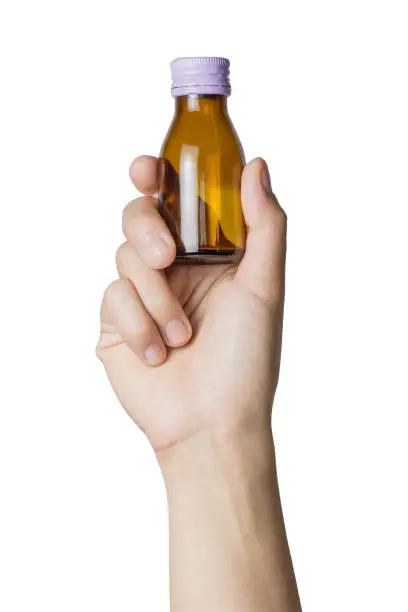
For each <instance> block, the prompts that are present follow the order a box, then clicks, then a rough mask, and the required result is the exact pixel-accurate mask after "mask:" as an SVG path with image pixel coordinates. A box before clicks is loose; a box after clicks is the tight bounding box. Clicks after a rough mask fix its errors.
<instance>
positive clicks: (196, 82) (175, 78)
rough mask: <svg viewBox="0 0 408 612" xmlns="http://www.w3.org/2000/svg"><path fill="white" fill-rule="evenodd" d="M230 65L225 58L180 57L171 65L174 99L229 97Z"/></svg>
mask: <svg viewBox="0 0 408 612" xmlns="http://www.w3.org/2000/svg"><path fill="white" fill-rule="evenodd" d="M229 67H230V63H229V60H227V59H226V58H225V57H179V58H177V59H175V60H173V61H172V62H171V64H170V68H171V76H172V86H171V93H172V95H173V96H174V97H177V96H187V95H190V94H213V95H215V94H218V95H221V96H229V95H230V93H231V85H230V80H229Z"/></svg>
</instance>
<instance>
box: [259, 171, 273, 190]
mask: <svg viewBox="0 0 408 612" xmlns="http://www.w3.org/2000/svg"><path fill="white" fill-rule="evenodd" d="M261 180H262V185H263V187H264V189H265V191H266V193H267V194H268V195H271V193H272V185H271V176H270V174H269V169H268V166H267V165H266V163H265V164H264V167H263V168H262V175H261Z"/></svg>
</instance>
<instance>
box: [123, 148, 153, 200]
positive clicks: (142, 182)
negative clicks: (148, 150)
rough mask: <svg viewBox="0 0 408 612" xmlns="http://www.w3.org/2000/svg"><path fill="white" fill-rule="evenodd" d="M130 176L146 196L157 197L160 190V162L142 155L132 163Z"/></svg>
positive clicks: (149, 156)
mask: <svg viewBox="0 0 408 612" xmlns="http://www.w3.org/2000/svg"><path fill="white" fill-rule="evenodd" d="M129 176H130V178H131V180H132V183H133V184H134V186H135V187H136V189H137V190H138V191H140V193H143V194H144V195H148V196H153V195H156V194H157V192H158V190H159V160H158V159H157V157H152V156H151V155H140V156H139V157H136V159H135V160H134V161H133V162H132V163H131V165H130V168H129Z"/></svg>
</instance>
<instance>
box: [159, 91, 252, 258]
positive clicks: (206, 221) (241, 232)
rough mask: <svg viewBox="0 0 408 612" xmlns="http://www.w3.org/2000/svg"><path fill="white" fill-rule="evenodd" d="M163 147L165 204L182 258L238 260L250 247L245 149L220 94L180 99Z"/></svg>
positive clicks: (164, 211) (161, 194)
mask: <svg viewBox="0 0 408 612" xmlns="http://www.w3.org/2000/svg"><path fill="white" fill-rule="evenodd" d="M175 103H176V112H175V116H174V119H173V122H172V124H171V126H170V129H169V132H168V134H167V137H166V139H165V141H164V144H163V147H162V149H161V153H160V157H161V180H160V192H159V199H160V206H161V214H162V215H163V217H164V219H165V220H166V222H167V224H168V226H169V228H170V230H171V232H172V234H173V236H174V238H175V241H176V245H177V255H176V262H178V263H220V262H237V261H239V260H240V259H241V258H242V256H243V253H244V248H245V237H246V230H245V223H244V219H243V214H242V207H241V174H242V170H243V167H244V164H245V158H244V153H243V150H242V147H241V144H240V142H239V139H238V136H237V134H236V132H235V130H234V127H233V125H232V123H231V120H230V118H229V116H228V111H227V99H226V97H225V96H220V95H207V94H205V95H188V96H180V97H177V98H176V100H175Z"/></svg>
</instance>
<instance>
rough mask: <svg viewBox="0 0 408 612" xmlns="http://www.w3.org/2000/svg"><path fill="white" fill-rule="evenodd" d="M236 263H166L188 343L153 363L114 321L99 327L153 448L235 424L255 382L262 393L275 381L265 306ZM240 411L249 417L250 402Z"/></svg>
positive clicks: (111, 370)
mask: <svg viewBox="0 0 408 612" xmlns="http://www.w3.org/2000/svg"><path fill="white" fill-rule="evenodd" d="M235 271H236V268H235V267H234V266H225V265H220V266H172V267H171V268H169V269H168V270H167V272H166V275H167V278H168V282H169V284H170V287H171V288H172V290H173V292H174V293H175V295H176V297H177V298H178V299H179V300H180V303H181V305H182V307H183V308H184V310H185V312H186V314H187V316H188V317H189V318H190V321H191V323H192V325H193V329H194V338H193V340H192V341H191V342H190V343H189V344H188V345H187V346H185V347H183V348H179V349H176V350H170V351H169V355H168V359H167V360H166V362H165V363H164V364H162V365H161V366H159V367H157V368H148V367H146V366H145V365H144V364H143V363H142V362H141V361H140V360H139V359H138V358H137V356H136V355H135V354H134V353H133V352H132V351H131V349H130V348H129V347H128V346H127V345H126V344H125V343H124V342H123V340H122V339H121V338H120V337H118V334H117V333H116V331H115V330H114V329H110V328H109V327H106V326H105V327H104V328H103V333H102V338H101V344H102V346H103V350H104V352H105V356H104V359H103V360H104V363H105V366H106V369H107V373H108V376H109V378H110V380H111V383H112V385H113V387H114V389H115V391H116V393H117V395H118V397H119V400H120V401H121V403H122V404H123V406H124V408H125V410H126V411H127V412H128V413H129V415H130V416H131V417H132V418H133V419H134V420H135V421H136V423H137V424H138V425H139V426H140V427H141V428H142V429H143V430H144V431H145V432H146V434H147V435H148V437H149V438H150V440H151V441H152V443H153V446H154V447H155V448H163V447H165V446H168V445H171V444H173V443H175V442H177V441H179V440H181V439H184V438H186V437H189V436H191V435H194V434H196V433H198V432H199V431H200V430H201V429H204V428H208V427H210V426H212V425H214V424H216V423H218V424H219V425H220V426H222V424H223V422H224V421H225V422H228V423H229V424H230V425H229V426H232V427H234V426H238V425H239V421H240V420H241V419H242V418H243V413H242V410H241V406H243V405H244V404H245V405H247V404H251V402H252V401H253V399H254V395H256V393H257V389H263V390H264V391H263V394H264V393H265V382H266V387H267V388H268V392H267V393H266V396H267V397H269V396H270V391H269V388H270V387H271V385H272V386H274V385H275V384H276V381H275V380H274V377H273V376H272V374H273V372H272V371H271V370H272V367H273V366H272V363H271V358H272V356H273V355H272V352H271V350H270V348H271V337H270V334H268V333H265V318H267V319H270V311H269V308H268V307H267V306H266V305H265V304H263V303H262V302H261V301H260V300H259V299H258V298H256V297H255V296H253V295H252V294H251V293H250V292H249V291H248V290H247V289H246V288H245V287H243V286H242V285H241V284H240V283H239V282H238V280H237V279H235ZM278 341H279V339H278ZM265 349H266V350H265ZM248 381H251V382H250V384H251V386H250V388H249V385H248ZM257 399H261V400H262V399H263V398H259V397H258V398H257ZM267 409H268V407H267V406H266V410H267ZM231 413H232V417H233V418H232V419H231ZM244 418H245V419H247V418H250V407H249V409H246V410H245V413H244Z"/></svg>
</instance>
